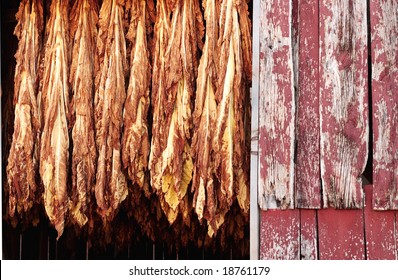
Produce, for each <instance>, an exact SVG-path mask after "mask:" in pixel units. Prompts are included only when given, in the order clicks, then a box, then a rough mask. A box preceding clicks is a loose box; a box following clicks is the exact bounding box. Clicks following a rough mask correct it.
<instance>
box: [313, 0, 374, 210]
mask: <svg viewBox="0 0 398 280" xmlns="http://www.w3.org/2000/svg"><path fill="white" fill-rule="evenodd" d="M319 12H320V52H321V53H320V128H321V135H320V138H321V174H322V186H323V201H324V207H328V206H329V205H330V206H332V207H336V208H360V207H362V204H363V200H362V198H363V191H362V188H361V185H362V179H361V174H362V172H363V170H364V169H365V165H366V161H367V154H368V134H369V132H368V130H369V129H368V101H367V100H368V93H367V86H368V83H367V72H368V71H367V55H368V54H367V21H366V19H367V14H366V1H363V0H321V2H320V11H319Z"/></svg>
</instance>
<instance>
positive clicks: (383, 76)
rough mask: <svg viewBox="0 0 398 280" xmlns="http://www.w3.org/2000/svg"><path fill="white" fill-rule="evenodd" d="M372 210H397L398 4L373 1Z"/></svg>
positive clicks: (392, 1) (371, 18)
mask: <svg viewBox="0 0 398 280" xmlns="http://www.w3.org/2000/svg"><path fill="white" fill-rule="evenodd" d="M370 23H371V34H372V35H371V36H372V37H371V50H372V103H373V137H374V139H373V184H374V192H373V207H374V209H378V210H387V209H398V1H396V0H371V1H370Z"/></svg>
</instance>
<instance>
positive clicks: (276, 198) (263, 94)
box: [258, 0, 295, 209]
mask: <svg viewBox="0 0 398 280" xmlns="http://www.w3.org/2000/svg"><path fill="white" fill-rule="evenodd" d="M261 11H262V12H261V13H262V14H261V28H260V53H263V54H264V56H263V59H261V60H260V101H259V107H260V110H259V158H260V168H259V169H260V180H259V187H258V190H259V192H258V201H259V205H260V207H261V208H262V209H275V208H293V207H294V198H293V196H294V191H293V183H294V162H293V159H294V122H295V100H294V87H293V62H292V40H291V2H290V1H285V0H268V1H266V0H262V1H261Z"/></svg>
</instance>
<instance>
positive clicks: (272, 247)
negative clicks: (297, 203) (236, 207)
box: [260, 209, 300, 260]
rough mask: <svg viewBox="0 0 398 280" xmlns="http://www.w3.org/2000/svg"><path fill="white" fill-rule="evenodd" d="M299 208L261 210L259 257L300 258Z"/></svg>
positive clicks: (271, 258) (263, 258)
mask: <svg viewBox="0 0 398 280" xmlns="http://www.w3.org/2000/svg"><path fill="white" fill-rule="evenodd" d="M299 235H300V210H299V209H295V210H268V211H261V221H260V236H261V238H260V259H262V260H298V259H300V236H299Z"/></svg>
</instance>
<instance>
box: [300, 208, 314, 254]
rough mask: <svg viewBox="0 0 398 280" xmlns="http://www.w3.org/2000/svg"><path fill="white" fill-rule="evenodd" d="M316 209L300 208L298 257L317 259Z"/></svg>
mask: <svg viewBox="0 0 398 280" xmlns="http://www.w3.org/2000/svg"><path fill="white" fill-rule="evenodd" d="M316 215H317V214H316V210H310V209H300V259H302V260H317V259H318V249H317V247H318V240H317V239H318V230H317V227H318V226H317V221H316Z"/></svg>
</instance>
